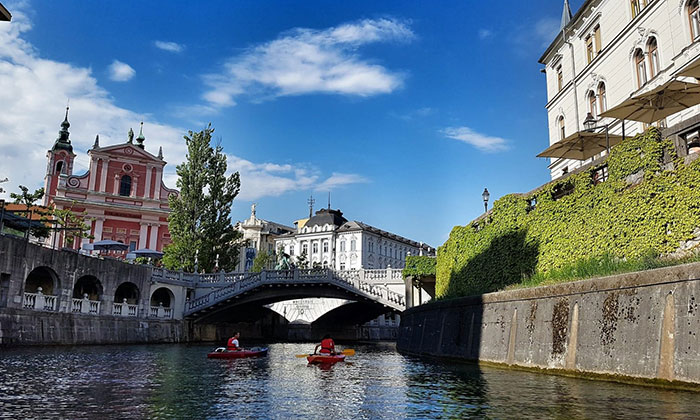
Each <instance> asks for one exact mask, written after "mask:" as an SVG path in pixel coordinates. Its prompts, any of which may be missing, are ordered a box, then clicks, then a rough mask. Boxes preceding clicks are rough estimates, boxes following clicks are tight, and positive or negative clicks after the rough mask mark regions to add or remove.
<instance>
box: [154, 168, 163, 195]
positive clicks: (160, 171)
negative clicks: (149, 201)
mask: <svg viewBox="0 0 700 420" xmlns="http://www.w3.org/2000/svg"><path fill="white" fill-rule="evenodd" d="M162 176H163V169H162V168H158V169H156V185H155V187H153V188H154V191H153V198H154V199H155V200H160V180H161V177H162Z"/></svg>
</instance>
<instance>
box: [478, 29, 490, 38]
mask: <svg viewBox="0 0 700 420" xmlns="http://www.w3.org/2000/svg"><path fill="white" fill-rule="evenodd" d="M492 35H493V32H492V31H491V30H489V29H479V39H486V38H491V36H492Z"/></svg>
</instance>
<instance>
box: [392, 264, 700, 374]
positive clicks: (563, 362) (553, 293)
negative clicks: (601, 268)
mask: <svg viewBox="0 0 700 420" xmlns="http://www.w3.org/2000/svg"><path fill="white" fill-rule="evenodd" d="M698 300H700V263H693V264H686V265H682V266H677V267H669V268H663V269H657V270H650V271H646V272H640V273H630V274H623V275H617V276H611V277H605V278H600V279H592V280H584V281H579V282H573V283H567V284H560V285H554V286H546V287H538V288H533V289H522V290H513V291H507V292H498V293H490V294H486V295H482V296H476V297H467V298H461V299H454V300H450V301H443V302H437V303H433V304H427V305H423V306H419V307H416V308H412V309H409V310H407V311H406V312H404V314H403V316H402V317H401V326H400V328H399V338H398V342H397V348H398V350H399V351H400V352H402V353H406V354H414V355H422V356H432V357H437V358H445V359H464V360H480V361H485V362H493V363H499V364H506V365H513V366H520V367H526V368H543V369H552V370H555V371H559V372H561V373H573V374H589V373H590V374H600V375H603V376H609V377H611V378H613V379H615V378H618V379H644V380H662V381H678V382H679V383H692V384H696V385H697V384H700V351H699V350H698V349H700V338H699V337H698V333H700V308H699V307H698Z"/></svg>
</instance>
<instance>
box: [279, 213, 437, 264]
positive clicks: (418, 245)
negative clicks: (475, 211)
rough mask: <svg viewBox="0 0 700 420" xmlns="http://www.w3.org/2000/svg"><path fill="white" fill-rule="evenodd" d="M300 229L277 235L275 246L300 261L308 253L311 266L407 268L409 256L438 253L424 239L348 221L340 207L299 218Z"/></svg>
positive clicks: (307, 259) (298, 227) (298, 226)
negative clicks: (415, 239) (413, 239)
mask: <svg viewBox="0 0 700 420" xmlns="http://www.w3.org/2000/svg"><path fill="white" fill-rule="evenodd" d="M296 224H297V230H296V232H293V233H288V234H284V235H281V236H279V237H277V238H275V248H276V249H282V250H283V251H284V252H285V253H286V254H288V255H290V257H291V259H292V261H293V262H295V263H296V262H298V261H299V258H300V256H301V255H305V259H306V261H308V262H309V265H310V266H321V267H332V268H335V269H336V270H353V269H360V268H366V269H372V268H387V267H392V268H403V266H404V264H405V261H406V256H407V255H434V252H435V250H434V249H433V248H431V247H429V246H427V245H425V244H423V243H422V242H416V241H412V240H410V239H406V238H404V237H401V236H399V235H395V234H393V233H389V232H386V231H384V230H381V229H377V228H375V227H373V226H370V225H367V224H365V223H362V222H357V221H348V220H347V219H346V218H345V217H343V213H342V212H341V211H340V210H332V209H330V208H329V209H321V210H319V211H317V212H316V214H315V215H314V216H313V217H311V218H309V219H302V220H299V221H297V223H296Z"/></svg>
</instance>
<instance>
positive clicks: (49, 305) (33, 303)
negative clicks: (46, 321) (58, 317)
mask: <svg viewBox="0 0 700 420" xmlns="http://www.w3.org/2000/svg"><path fill="white" fill-rule="evenodd" d="M23 306H24V308H25V309H34V310H38V311H55V310H56V296H52V295H45V294H43V293H41V287H38V288H37V292H36V293H26V292H25V293H24V303H23Z"/></svg>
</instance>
